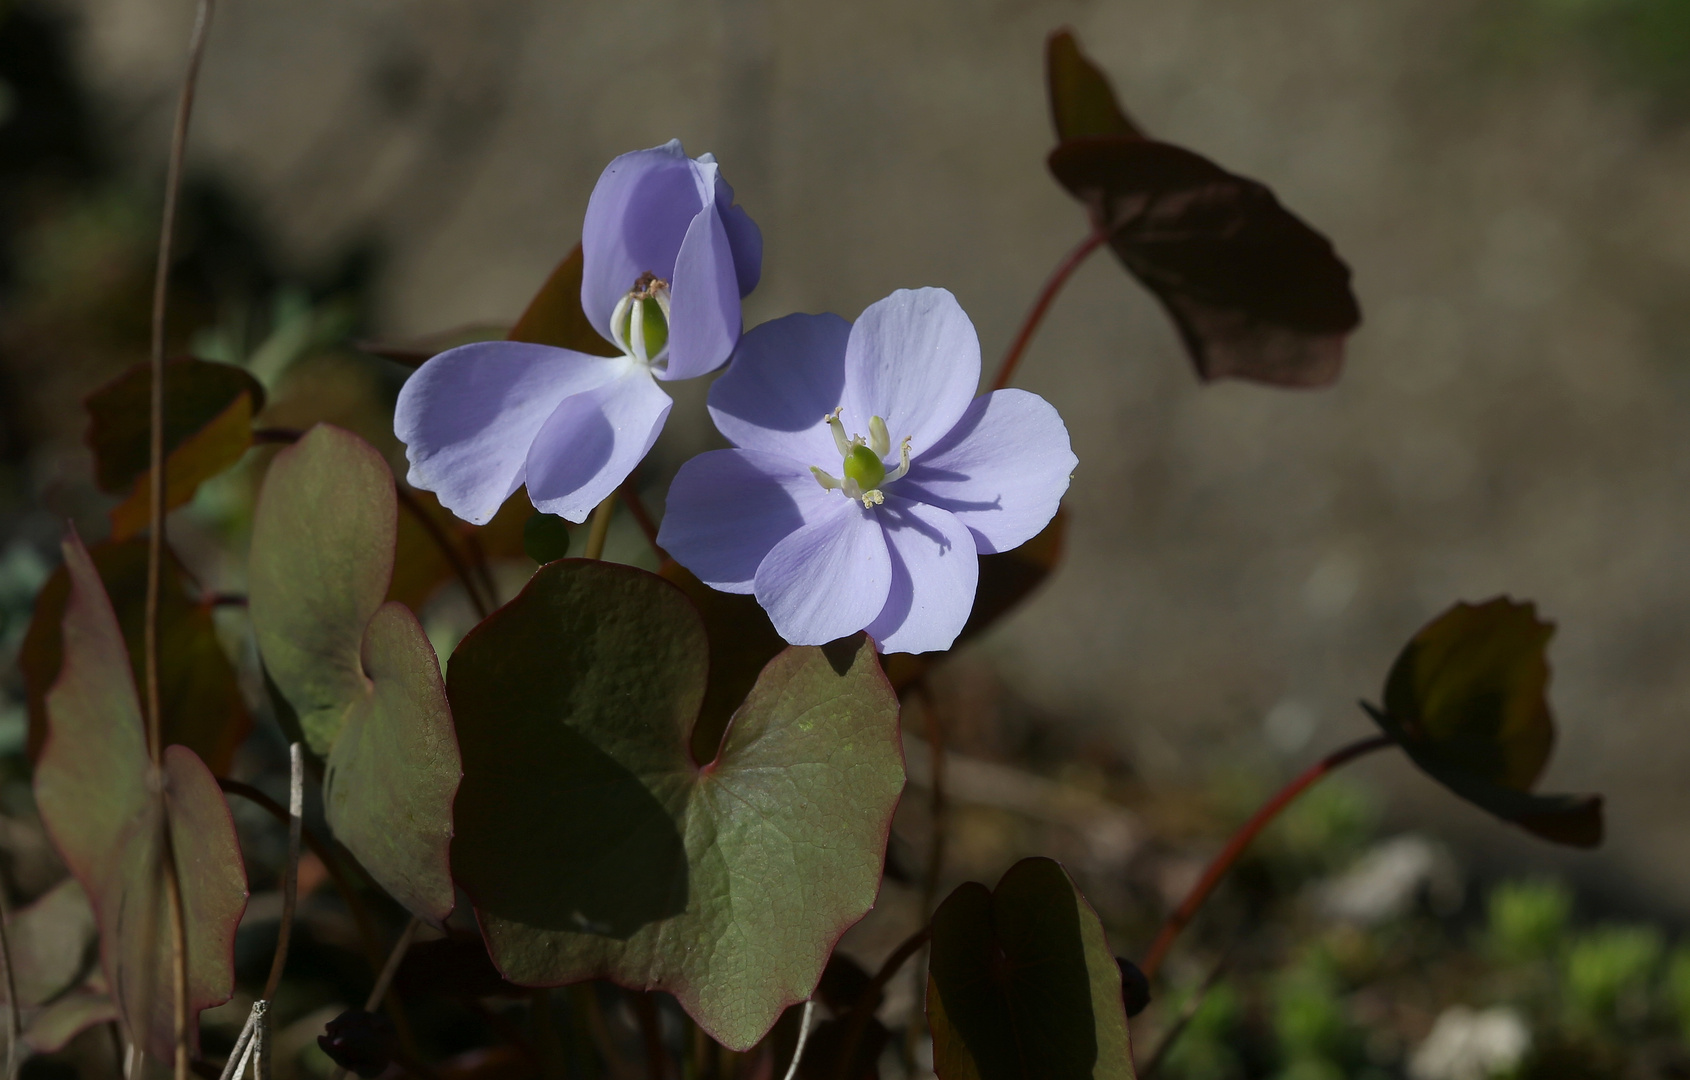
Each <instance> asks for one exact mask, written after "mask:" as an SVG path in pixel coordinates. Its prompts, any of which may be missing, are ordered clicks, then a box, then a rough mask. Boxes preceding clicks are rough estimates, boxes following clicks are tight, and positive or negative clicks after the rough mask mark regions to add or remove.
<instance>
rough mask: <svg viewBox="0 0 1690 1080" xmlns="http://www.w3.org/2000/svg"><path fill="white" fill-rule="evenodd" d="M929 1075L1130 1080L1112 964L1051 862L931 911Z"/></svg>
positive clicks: (1023, 867)
mask: <svg viewBox="0 0 1690 1080" xmlns="http://www.w3.org/2000/svg"><path fill="white" fill-rule="evenodd" d="M927 1019H928V1024H929V1026H930V1027H931V1028H932V1030H933V1071H934V1072H935V1073H937V1074H938V1076H939V1080H1024V1078H1032V1077H1038V1078H1040V1080H1094V1078H1095V1080H1104V1078H1111V1080H1131V1077H1132V1076H1133V1061H1132V1045H1131V1040H1130V1038H1129V1036H1128V1034H1127V1013H1126V1009H1125V1007H1124V1005H1123V1002H1122V998H1121V969H1120V968H1119V967H1117V966H1116V963H1115V957H1114V954H1113V953H1111V952H1110V951H1109V942H1108V939H1107V938H1106V937H1105V936H1104V933H1103V925H1102V923H1100V922H1099V921H1098V918H1097V914H1096V912H1094V911H1092V909H1091V905H1090V904H1088V903H1086V900H1085V897H1083V896H1081V895H1080V891H1079V890H1078V889H1076V888H1075V887H1074V883H1073V882H1072V881H1070V880H1069V879H1068V874H1067V872H1066V871H1065V870H1063V869H1062V866H1061V864H1059V863H1056V862H1053V861H1052V860H1050V859H1023V860H1021V861H1020V862H1018V863H1016V864H1015V865H1014V866H1012V867H1010V868H1009V871H1008V872H1007V873H1005V874H1004V876H1003V879H1002V880H1001V881H999V882H998V887H997V889H996V890H995V891H993V890H989V889H987V888H986V887H985V886H984V885H981V884H980V883H978V882H973V881H971V882H968V883H967V884H964V885H962V886H960V887H958V888H957V890H956V891H955V892H953V893H951V895H950V896H949V897H947V898H946V899H945V902H944V903H943V904H941V905H939V910H938V911H936V912H934V914H933V953H932V960H931V964H930V969H929V975H928V980H927Z"/></svg>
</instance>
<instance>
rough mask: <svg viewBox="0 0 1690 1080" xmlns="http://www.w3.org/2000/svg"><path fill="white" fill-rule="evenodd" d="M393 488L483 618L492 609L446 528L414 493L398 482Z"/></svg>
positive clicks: (476, 611) (400, 501)
mask: <svg viewBox="0 0 1690 1080" xmlns="http://www.w3.org/2000/svg"><path fill="white" fill-rule="evenodd" d="M393 490H394V493H395V494H397V495H398V496H399V505H401V506H403V507H404V508H405V509H406V510H408V511H410V513H411V516H412V517H414V518H416V519H417V524H419V525H421V526H422V527H423V531H424V532H426V533H428V538H429V539H430V540H432V541H434V546H435V547H437V548H439V549H440V554H442V555H444V556H445V557H446V563H447V565H448V566H450V567H451V568H452V573H454V574H456V575H458V580H459V581H461V582H462V583H463V586H464V592H465V593H466V594H468V596H469V602H470V603H471V604H472V605H474V607H475V613H476V614H477V615H479V616H480V617H481V618H483V619H485V618H486V617H487V616H488V615H490V614H491V613H492V611H493V609H492V607H491V606H490V605H489V604H488V602H487V600H485V599H483V597H482V595H481V590H480V589H478V588H477V587H476V580H475V578H473V577H471V576H470V571H469V566H468V564H466V563H465V562H464V560H463V555H462V554H460V553H459V551H458V547H457V545H456V544H454V543H452V540H451V538H450V537H448V536H447V535H446V530H444V529H442V528H441V527H440V523H439V522H438V521H435V520H434V517H433V516H432V515H431V514H429V512H428V508H427V507H425V506H424V505H423V504H422V502H421V501H420V500H418V498H417V497H416V496H415V495H412V494H411V493H410V492H409V491H406V490H405V488H404V487H403V486H401V485H400V484H398V483H395V484H394V485H393Z"/></svg>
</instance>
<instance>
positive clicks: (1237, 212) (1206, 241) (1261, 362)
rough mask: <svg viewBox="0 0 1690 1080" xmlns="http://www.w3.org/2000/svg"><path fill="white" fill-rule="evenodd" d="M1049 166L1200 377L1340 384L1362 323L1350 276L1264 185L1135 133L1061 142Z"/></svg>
mask: <svg viewBox="0 0 1690 1080" xmlns="http://www.w3.org/2000/svg"><path fill="white" fill-rule="evenodd" d="M1050 168H1051V171H1052V172H1053V173H1055V174H1056V178H1057V179H1058V180H1059V181H1061V183H1062V185H1063V186H1064V187H1066V188H1067V189H1068V190H1069V191H1070V192H1071V193H1072V194H1074V195H1075V196H1076V197H1077V198H1079V199H1080V200H1081V201H1083V202H1084V203H1085V204H1086V206H1087V207H1088V208H1089V209H1090V211H1091V215H1092V221H1093V224H1094V225H1095V226H1096V227H1097V228H1099V229H1102V230H1105V231H1107V232H1108V234H1109V244H1110V246H1111V247H1112V248H1113V249H1114V251H1115V254H1116V255H1117V256H1118V257H1119V258H1120V260H1121V262H1122V263H1123V264H1124V265H1125V266H1126V267H1127V269H1128V270H1130V271H1132V273H1133V275H1134V276H1135V277H1137V278H1138V279H1139V280H1140V281H1141V282H1143V283H1144V285H1145V286H1146V287H1147V288H1149V289H1150V290H1151V291H1152V292H1154V293H1155V294H1156V296H1157V298H1158V299H1159V300H1161V301H1162V304H1163V306H1164V307H1166V308H1167V309H1168V313H1169V315H1171V316H1172V317H1173V320H1174V323H1175V325H1177V326H1178V327H1179V331H1180V336H1181V337H1182V338H1183V339H1184V341H1185V345H1186V349H1187V351H1188V352H1189V353H1190V354H1191V359H1192V362H1193V363H1195V364H1196V365H1197V371H1198V374H1199V375H1201V376H1202V377H1203V378H1204V379H1219V378H1225V377H1228V376H1231V377H1235V378H1241V379H1252V380H1254V381H1257V382H1265V383H1274V384H1277V385H1281V386H1305V387H1306V386H1323V385H1325V384H1327V383H1330V382H1332V381H1333V380H1334V379H1336V378H1337V377H1338V372H1339V370H1340V369H1341V368H1342V367H1343V363H1344V338H1345V336H1346V335H1348V334H1349V332H1350V331H1351V330H1354V329H1355V328H1356V326H1357V325H1359V324H1360V322H1361V308H1360V307H1359V306H1358V305H1357V303H1356V300H1355V296H1354V294H1353V293H1352V292H1351V291H1350V269H1349V267H1347V266H1345V265H1344V263H1343V261H1342V260H1340V259H1339V258H1338V255H1337V253H1336V252H1335V251H1333V249H1332V244H1331V242H1330V241H1328V240H1327V239H1326V237H1324V236H1322V235H1320V233H1318V232H1316V231H1315V230H1314V229H1312V228H1310V227H1309V226H1308V225H1307V224H1305V223H1304V222H1303V221H1302V219H1300V218H1298V217H1297V216H1296V215H1295V214H1293V213H1291V212H1290V211H1289V210H1287V209H1285V207H1283V206H1281V205H1280V203H1279V200H1278V199H1276V198H1275V197H1274V195H1273V192H1272V191H1270V190H1268V188H1267V187H1266V186H1265V185H1263V184H1261V183H1258V182H1257V181H1255V180H1250V179H1247V178H1246V177H1242V176H1237V175H1234V174H1233V173H1229V172H1227V171H1226V170H1225V169H1223V168H1221V167H1220V166H1219V165H1216V164H1215V163H1214V162H1212V161H1209V160H1208V159H1207V158H1204V157H1202V156H1200V155H1198V154H1194V153H1192V152H1191V151H1189V150H1184V149H1181V148H1180V147H1178V146H1174V145H1172V144H1169V143H1163V142H1156V141H1153V140H1150V139H1141V138H1134V137H1120V136H1118V137H1113V138H1110V137H1099V138H1088V139H1075V140H1071V141H1069V142H1065V143H1063V144H1062V145H1060V146H1058V147H1057V148H1056V149H1055V150H1053V151H1051V155H1050Z"/></svg>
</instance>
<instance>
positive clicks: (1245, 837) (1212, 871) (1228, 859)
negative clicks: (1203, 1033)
mask: <svg viewBox="0 0 1690 1080" xmlns="http://www.w3.org/2000/svg"><path fill="white" fill-rule="evenodd" d="M1391 745H1394V744H1393V743H1392V742H1391V740H1390V738H1389V737H1387V736H1384V735H1374V736H1371V737H1369V738H1366V739H1361V740H1358V741H1356V742H1353V743H1350V744H1349V745H1348V746H1344V747H1340V748H1339V749H1337V750H1334V751H1333V752H1332V753H1330V754H1327V755H1326V756H1325V757H1323V758H1321V759H1320V760H1319V761H1317V762H1315V763H1314V764H1313V765H1310V766H1309V767H1308V768H1307V769H1304V770H1303V771H1302V772H1301V773H1300V774H1298V775H1297V777H1296V778H1295V779H1293V780H1292V781H1291V782H1290V783H1289V784H1286V785H1285V786H1284V787H1282V788H1280V789H1279V791H1278V793H1277V794H1275V795H1274V796H1273V798H1271V799H1269V800H1268V801H1267V802H1265V803H1263V804H1262V806H1261V808H1260V809H1258V810H1257V811H1256V812H1255V813H1254V814H1253V815H1251V817H1250V820H1249V821H1246V822H1245V823H1244V825H1243V827H1242V828H1240V829H1239V830H1238V831H1237V832H1235V833H1233V834H1232V837H1231V838H1230V839H1229V840H1227V842H1226V846H1225V847H1223V848H1221V851H1220V854H1218V855H1216V856H1215V857H1214V859H1212V860H1211V861H1210V862H1209V865H1208V868H1207V869H1205V870H1204V871H1203V876H1202V877H1201V878H1199V879H1198V880H1197V884H1196V885H1194V886H1192V888H1191V892H1189V893H1188V894H1186V897H1185V899H1184V900H1183V901H1181V902H1180V905H1179V907H1178V908H1176V909H1174V913H1173V914H1172V915H1169V916H1168V920H1167V922H1165V923H1163V924H1162V929H1161V930H1160V931H1158V932H1157V934H1156V940H1155V941H1153V942H1152V943H1151V945H1150V952H1149V954H1148V955H1147V956H1146V957H1145V958H1144V963H1142V964H1140V965H1139V968H1140V970H1142V971H1143V972H1144V977H1145V978H1146V979H1153V978H1155V977H1156V972H1157V970H1158V969H1159V968H1160V967H1161V966H1162V961H1163V960H1164V959H1166V958H1167V955H1168V950H1169V949H1170V948H1172V947H1173V944H1174V939H1175V938H1177V937H1179V934H1180V931H1181V930H1184V929H1185V927H1186V925H1187V924H1188V923H1190V922H1191V920H1192V918H1193V917H1195V916H1196V914H1197V912H1198V910H1199V909H1200V908H1202V906H1203V902H1204V901H1205V900H1207V899H1208V898H1209V894H1210V893H1212V892H1214V890H1215V886H1216V885H1218V884H1220V881H1221V879H1222V878H1223V877H1225V876H1226V872H1227V871H1228V870H1230V869H1232V864H1233V863H1235V862H1237V861H1238V857H1239V856H1240V855H1242V854H1244V850H1245V849H1246V848H1248V847H1249V846H1250V842H1251V841H1252V840H1254V839H1255V838H1256V837H1257V835H1258V834H1260V833H1261V831H1262V830H1263V829H1265V828H1267V826H1268V824H1269V823H1270V822H1272V821H1273V819H1274V818H1275V817H1277V816H1278V815H1279V813H1280V811H1282V810H1284V809H1285V808H1286V807H1287V806H1289V805H1291V803H1292V802H1293V801H1294V800H1295V799H1296V798H1297V796H1299V795H1301V794H1302V793H1303V792H1304V791H1306V790H1308V789H1309V788H1310V787H1312V786H1313V785H1314V783H1315V781H1317V780H1319V779H1320V778H1321V777H1323V776H1325V775H1326V774H1327V773H1329V772H1331V771H1332V770H1334V769H1336V768H1338V767H1339V766H1341V765H1344V764H1347V763H1348V762H1351V761H1354V760H1355V759H1356V758H1358V757H1362V756H1363V755H1366V754H1371V753H1372V752H1373V751H1375V750H1383V749H1384V748H1385V747H1387V746H1391Z"/></svg>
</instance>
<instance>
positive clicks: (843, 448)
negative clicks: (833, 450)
mask: <svg viewBox="0 0 1690 1080" xmlns="http://www.w3.org/2000/svg"><path fill="white" fill-rule="evenodd" d="M844 411H845V406H843V405H841V406H839V408H837V409H835V410H833V411H832V412H830V413H828V414H827V415H826V416H824V417H822V419H823V420H825V421H827V427H828V430H829V431H831V432H833V445H834V446H837V447H838V448H839V456H840V457H844V456H845V455H846V454H849V453H850V452H851V440H849V439H847V438H846V437H845V424H844V422H843V421H841V420H840V419H839V414H840V413H842V412H844Z"/></svg>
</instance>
